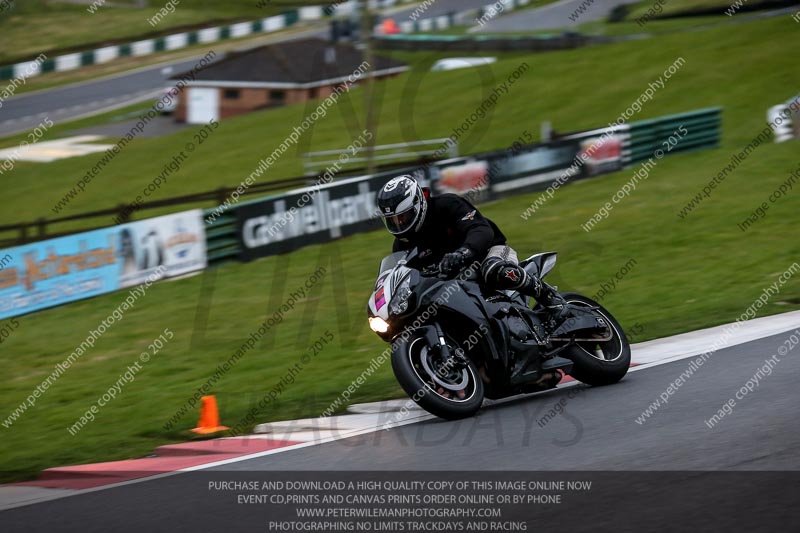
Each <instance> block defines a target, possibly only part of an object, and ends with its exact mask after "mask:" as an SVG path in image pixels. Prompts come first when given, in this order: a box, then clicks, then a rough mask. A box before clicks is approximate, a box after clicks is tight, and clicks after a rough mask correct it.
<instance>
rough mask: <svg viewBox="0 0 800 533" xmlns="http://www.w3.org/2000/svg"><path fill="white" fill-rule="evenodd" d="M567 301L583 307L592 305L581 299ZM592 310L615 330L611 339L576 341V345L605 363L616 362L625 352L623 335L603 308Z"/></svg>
mask: <svg viewBox="0 0 800 533" xmlns="http://www.w3.org/2000/svg"><path fill="white" fill-rule="evenodd" d="M567 303H568V304H570V305H577V306H581V307H591V306H590V305H589V304H587V303H586V302H582V301H580V300H569V301H567ZM592 311H593V312H594V313H597V314H598V315H600V316H601V317H603V319H604V320H605V321H606V324H608V326H609V327H610V328H611V330H612V331H613V335H612V337H611V340H608V341H604V342H598V341H592V342H586V341H584V342H576V343H575V345H576V346H577V347H578V348H580V349H581V350H583V351H584V352H585V353H586V354H587V355H589V356H591V357H594V358H595V359H597V360H598V361H601V362H603V363H611V362H614V361H616V360H617V359H619V358H620V357H622V352H623V345H622V337H621V336H620V334H619V330H618V329H617V326H616V324H615V322H614V320H612V319H611V317H610V316H609V315H608V314H607V313H605V312H604V311H603V310H602V309H593V310H592Z"/></svg>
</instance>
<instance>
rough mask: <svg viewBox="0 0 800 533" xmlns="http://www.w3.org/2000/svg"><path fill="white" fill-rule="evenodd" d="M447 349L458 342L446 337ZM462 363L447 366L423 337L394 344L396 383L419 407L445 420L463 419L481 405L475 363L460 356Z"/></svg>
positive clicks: (434, 348)
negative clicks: (462, 359)
mask: <svg viewBox="0 0 800 533" xmlns="http://www.w3.org/2000/svg"><path fill="white" fill-rule="evenodd" d="M447 345H448V347H449V348H450V350H453V351H454V350H456V349H458V344H457V343H455V342H453V341H452V339H450V338H449V337H448V338H447ZM464 363H465V364H462V365H455V366H453V365H448V364H447V363H446V362H445V361H444V358H443V357H442V355H441V353H440V350H439V348H438V347H431V346H429V345H428V341H427V340H426V339H425V337H424V336H417V337H414V338H411V339H409V340H407V341H405V342H401V343H399V344H397V345H395V348H394V350H392V370H394V375H395V377H396V378H397V381H398V382H399V383H400V386H401V387H403V390H404V391H405V392H406V394H408V396H409V397H410V398H411V399H412V400H413V401H414V402H415V403H416V404H417V405H419V406H420V407H422V408H423V409H425V410H426V411H428V412H429V413H431V414H434V415H436V416H438V417H441V418H445V419H447V420H457V419H459V418H467V417H470V416H472V415H474V414H475V413H477V412H478V410H479V409H480V408H481V404H482V403H483V395H484V390H483V381H481V378H480V374H479V373H478V370H477V368H476V367H475V364H474V363H473V362H472V361H471V360H469V358H464Z"/></svg>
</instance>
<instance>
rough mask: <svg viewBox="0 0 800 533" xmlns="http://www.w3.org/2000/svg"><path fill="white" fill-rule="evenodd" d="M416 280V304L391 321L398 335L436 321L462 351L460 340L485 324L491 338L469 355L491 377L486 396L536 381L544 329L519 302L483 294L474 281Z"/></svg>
mask: <svg viewBox="0 0 800 533" xmlns="http://www.w3.org/2000/svg"><path fill="white" fill-rule="evenodd" d="M414 281H417V283H415V284H412V287H413V289H412V291H413V293H414V295H415V298H413V300H414V302H415V305H414V306H413V307H411V306H409V309H408V310H407V311H406V312H405V313H403V314H402V315H400V316H395V317H393V318H394V322H396V323H397V324H398V326H400V327H398V328H397V330H396V332H397V333H399V332H400V331H402V329H404V328H406V327H411V326H412V325H414V324H415V323H416V325H417V327H419V326H421V325H423V324H428V323H432V322H434V321H436V322H439V324H440V325H441V326H442V329H443V330H444V331H445V332H446V333H447V334H448V335H449V336H451V337H452V338H453V339H454V340H455V341H456V342H458V343H459V344H461V346H462V347H463V346H464V344H463V339H464V338H467V337H469V336H470V335H471V334H472V333H474V332H477V331H480V328H481V326H482V325H483V326H484V327H488V330H489V331H490V334H486V335H481V336H480V337H479V340H478V342H477V343H476V344H475V345H473V346H472V347H471V350H468V351H467V354H468V356H469V357H470V358H471V359H473V360H474V361H475V362H476V364H477V365H478V367H479V368H480V367H482V366H483V367H484V369H485V372H486V376H487V377H488V378H489V380H488V382H487V383H485V387H486V394H487V397H490V398H500V397H503V396H508V395H510V394H515V393H517V392H520V391H522V390H523V389H524V386H525V385H526V384H530V382H532V381H535V380H536V379H538V377H539V374H540V371H541V363H542V358H541V357H540V355H541V350H542V348H541V343H540V342H538V341H539V340H540V339H542V338H544V328H543V326H542V323H541V321H540V320H539V318H538V316H537V315H536V313H534V312H533V311H532V310H531V309H529V308H528V307H527V306H526V305H524V301H523V300H522V299H521V298H514V299H512V298H511V297H509V296H508V295H506V294H504V293H499V292H496V291H491V290H488V289H484V288H482V287H481V286H480V285H478V283H476V282H475V281H461V280H447V281H443V280H441V279H439V278H435V277H425V276H420V277H419V278H418V280H414ZM436 302H439V304H438V305H436V304H435V303H436ZM432 309H435V310H436V311H435V313H434V312H432V311H431V310H432ZM426 310H427V311H428V315H429V316H428V318H427V319H426V316H425V312H426ZM484 365H485V366H484Z"/></svg>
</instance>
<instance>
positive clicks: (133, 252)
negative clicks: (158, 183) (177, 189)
mask: <svg viewBox="0 0 800 533" xmlns="http://www.w3.org/2000/svg"><path fill="white" fill-rule="evenodd" d="M202 216H203V215H202V211H201V210H199V209H196V210H193V211H185V212H183V213H177V214H174V215H167V216H163V217H157V218H150V219H146V220H141V221H137V222H132V223H130V224H124V225H122V226H114V227H111V228H104V229H99V230H95V231H90V232H86V233H79V234H76V235H70V236H67V237H60V238H57V239H51V240H48V241H42V242H37V243H32V244H26V245H24V246H17V247H15V248H9V249H7V250H0V319H4V318H9V317H12V316H18V315H24V314H26V313H30V312H32V311H38V310H40V309H45V308H48V307H53V306H56V305H61V304H65V303H68V302H73V301H75V300H81V299H83V298H91V297H93V296H98V295H100V294H105V293H108V292H112V291H115V290H118V289H124V288H126V287H132V286H135V285H138V284H140V283H143V282H144V281H145V279H147V278H148V276H151V275H152V274H154V273H156V272H157V271H158V270H159V269H162V270H161V272H163V274H162V277H172V276H179V275H183V274H187V273H189V272H193V271H197V270H201V269H203V268H205V267H206V243H205V229H204V225H203V222H202V220H203V219H202Z"/></svg>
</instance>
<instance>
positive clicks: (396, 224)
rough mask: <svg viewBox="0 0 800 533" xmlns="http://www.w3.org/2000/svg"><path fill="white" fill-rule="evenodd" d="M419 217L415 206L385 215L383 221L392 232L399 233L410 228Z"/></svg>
mask: <svg viewBox="0 0 800 533" xmlns="http://www.w3.org/2000/svg"><path fill="white" fill-rule="evenodd" d="M416 219H417V210H416V209H414V208H413V207H412V208H411V209H408V210H406V211H403V212H402V213H397V214H396V215H388V216H383V223H384V224H386V229H388V230H389V232H390V233H392V234H394V235H397V234H399V233H405V232H406V231H408V230H410V229H411V227H412V226H413V225H414V222H415V221H416Z"/></svg>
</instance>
